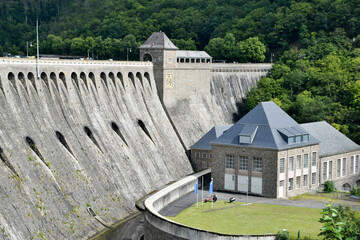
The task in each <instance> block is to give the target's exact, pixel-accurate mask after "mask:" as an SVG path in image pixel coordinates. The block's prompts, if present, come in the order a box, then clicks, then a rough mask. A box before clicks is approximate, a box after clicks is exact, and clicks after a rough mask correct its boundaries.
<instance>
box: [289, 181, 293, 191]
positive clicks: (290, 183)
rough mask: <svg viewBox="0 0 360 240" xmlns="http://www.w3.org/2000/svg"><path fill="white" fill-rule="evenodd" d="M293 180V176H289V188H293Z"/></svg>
mask: <svg viewBox="0 0 360 240" xmlns="http://www.w3.org/2000/svg"><path fill="white" fill-rule="evenodd" d="M293 181H294V179H293V178H289V190H293V184H294V183H293Z"/></svg>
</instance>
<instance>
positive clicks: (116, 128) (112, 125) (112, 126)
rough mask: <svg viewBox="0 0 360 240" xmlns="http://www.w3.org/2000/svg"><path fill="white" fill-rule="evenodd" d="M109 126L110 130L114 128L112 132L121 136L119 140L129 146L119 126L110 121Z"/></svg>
mask: <svg viewBox="0 0 360 240" xmlns="http://www.w3.org/2000/svg"><path fill="white" fill-rule="evenodd" d="M111 128H112V130H114V132H116V134H117V135H118V136H119V137H120V138H121V140H123V142H124V143H125V144H126V146H129V145H128V143H127V142H126V140H125V138H124V136H123V135H122V134H121V132H120V129H119V126H118V125H117V124H116V123H115V122H111Z"/></svg>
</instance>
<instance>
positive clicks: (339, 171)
mask: <svg viewBox="0 0 360 240" xmlns="http://www.w3.org/2000/svg"><path fill="white" fill-rule="evenodd" d="M340 174H341V159H340V158H339V159H338V160H337V164H336V177H341V176H340Z"/></svg>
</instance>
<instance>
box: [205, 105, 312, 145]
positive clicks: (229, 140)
mask: <svg viewBox="0 0 360 240" xmlns="http://www.w3.org/2000/svg"><path fill="white" fill-rule="evenodd" d="M245 126H254V127H256V126H258V129H257V132H256V134H255V137H254V139H253V141H252V143H250V144H246V143H239V133H240V132H241V131H242V129H243V128H244V127H245ZM283 128H295V129H298V131H301V132H302V133H306V132H307V131H306V130H305V129H304V128H302V127H301V126H300V125H299V124H298V123H297V122H296V121H295V120H294V119H292V118H291V117H290V116H289V115H288V114H287V113H286V112H284V111H283V110H282V109H281V108H280V107H279V106H277V105H276V104H275V103H274V102H262V103H260V104H258V105H257V106H256V107H255V108H253V109H252V110H251V111H250V112H248V113H247V114H246V115H245V116H244V117H243V118H241V119H240V120H239V121H238V122H237V123H236V124H234V125H233V126H232V127H231V128H229V129H228V130H227V131H226V132H225V133H224V134H222V135H221V136H220V137H218V138H217V139H215V140H213V141H211V142H210V144H223V145H236V146H242V147H252V148H265V149H274V150H285V149H291V148H297V147H303V146H308V145H314V144H318V143H319V140H318V139H316V138H314V137H313V136H311V134H309V141H307V142H300V143H294V144H288V143H287V142H286V141H285V139H284V138H283V137H282V136H281V135H280V133H279V131H278V129H283Z"/></svg>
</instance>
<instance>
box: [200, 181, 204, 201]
mask: <svg viewBox="0 0 360 240" xmlns="http://www.w3.org/2000/svg"><path fill="white" fill-rule="evenodd" d="M201 206H204V176H201Z"/></svg>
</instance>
